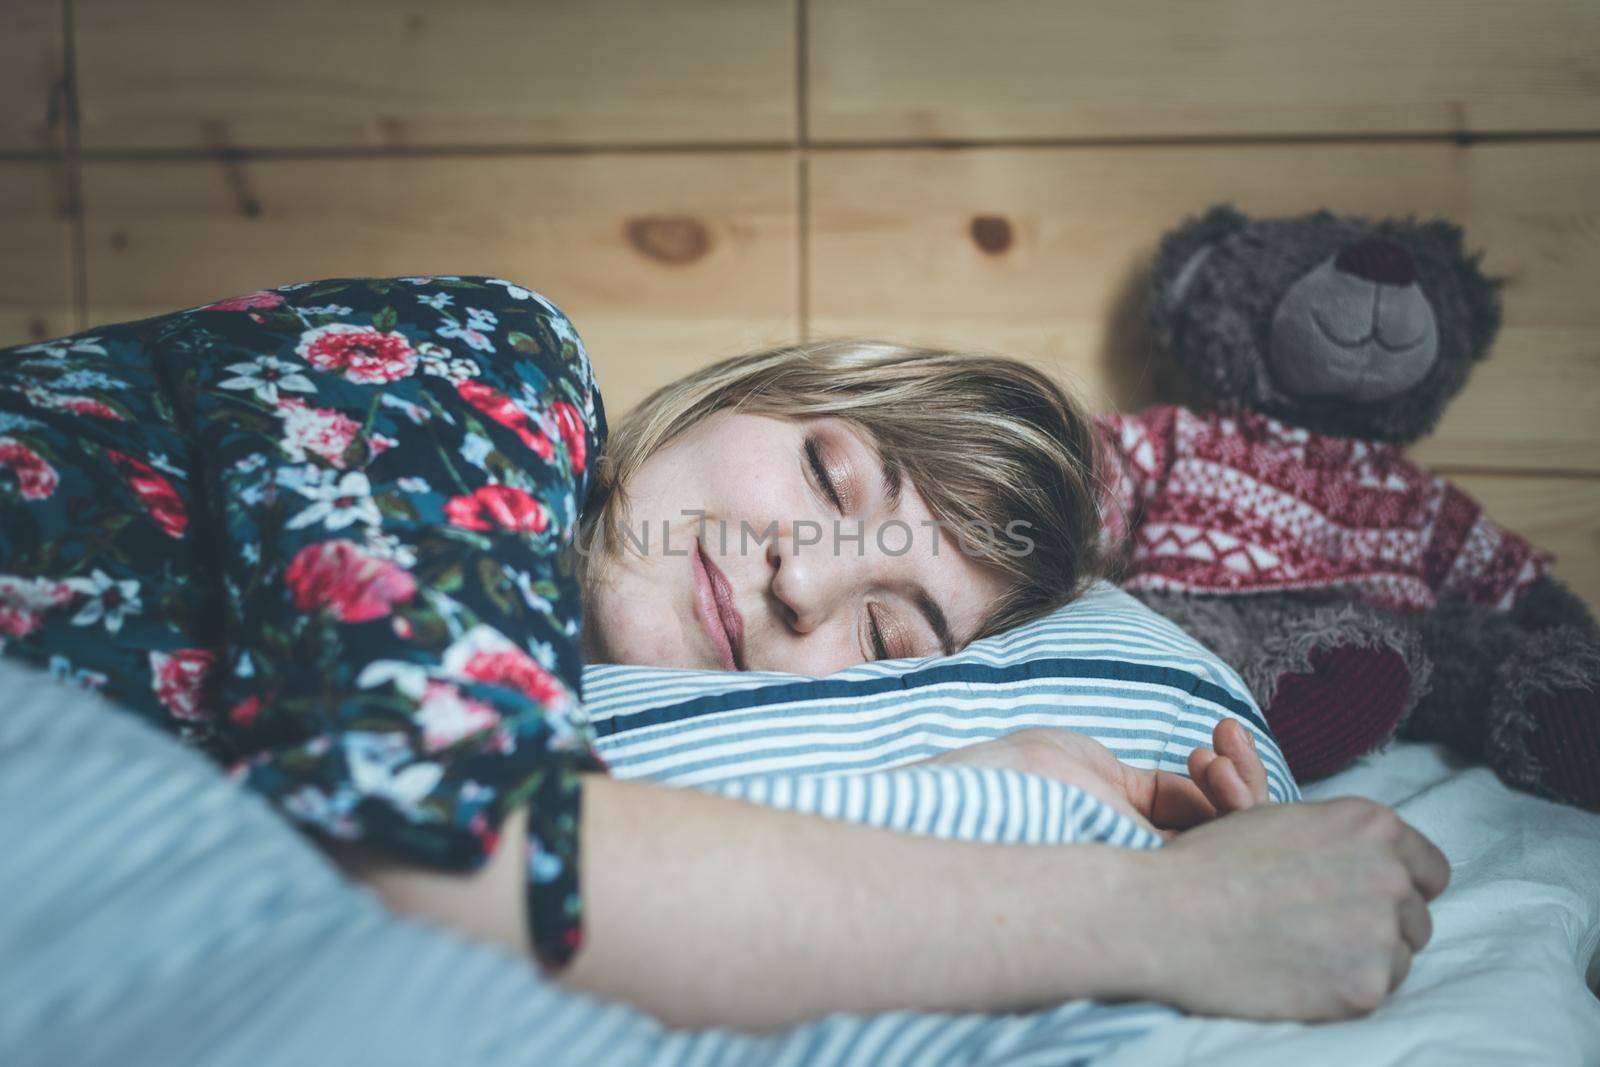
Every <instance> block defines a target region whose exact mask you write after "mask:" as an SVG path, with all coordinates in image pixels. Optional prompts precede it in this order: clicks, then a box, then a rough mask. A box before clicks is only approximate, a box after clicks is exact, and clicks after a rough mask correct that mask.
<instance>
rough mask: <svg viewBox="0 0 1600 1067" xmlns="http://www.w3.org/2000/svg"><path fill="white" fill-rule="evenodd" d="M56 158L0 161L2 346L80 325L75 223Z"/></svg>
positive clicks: (60, 332)
mask: <svg viewBox="0 0 1600 1067" xmlns="http://www.w3.org/2000/svg"><path fill="white" fill-rule="evenodd" d="M60 188H61V172H60V169H59V166H58V165H57V164H55V163H53V162H38V163H22V162H18V163H0V249H3V250H4V254H0V347H5V346H8V345H15V344H23V343H25V342H28V341H38V340H42V339H44V338H46V337H60V336H62V335H63V334H68V333H72V332H73V331H74V330H75V329H76V328H77V317H76V314H75V312H74V309H73V292H72V290H73V285H72V223H71V220H70V219H69V218H68V217H67V216H65V215H64V214H63V213H62V212H61V210H60V206H61V205H60V201H59V197H60V195H61V193H60Z"/></svg>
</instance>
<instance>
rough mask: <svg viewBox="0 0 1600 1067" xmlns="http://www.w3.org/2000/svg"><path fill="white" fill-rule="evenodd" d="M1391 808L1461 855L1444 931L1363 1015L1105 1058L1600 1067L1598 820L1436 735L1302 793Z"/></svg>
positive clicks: (1162, 1041)
mask: <svg viewBox="0 0 1600 1067" xmlns="http://www.w3.org/2000/svg"><path fill="white" fill-rule="evenodd" d="M1305 794H1306V798H1307V799H1308V800H1317V799H1327V798H1329V797H1334V796H1341V795H1347V794H1355V795H1359V796H1365V797H1370V798H1372V799H1374V800H1378V801H1382V802H1383V803H1386V804H1389V805H1391V806H1393V807H1394V808H1395V809H1396V810H1398V811H1399V813H1400V814H1401V816H1402V817H1404V818H1405V819H1406V821H1408V822H1409V823H1411V824H1412V825H1413V826H1415V827H1416V828H1417V829H1419V830H1421V831H1422V832H1423V833H1425V834H1427V835H1428V836H1429V837H1430V838H1432V839H1433V840H1434V841H1435V842H1436V843H1437V844H1438V845H1439V847H1440V848H1442V849H1443V850H1444V852H1445V854H1446V855H1447V856H1449V858H1450V862H1451V866H1452V873H1451V884H1450V888H1449V889H1448V890H1447V891H1446V892H1445V894H1444V895H1443V896H1442V897H1441V898H1440V899H1439V900H1438V901H1437V902H1436V903H1435V905H1434V908H1433V918H1434V936H1433V941H1432V942H1431V943H1430V944H1429V946H1428V948H1427V949H1426V950H1425V951H1424V952H1422V953H1421V954H1420V955H1419V956H1418V957H1417V959H1416V961H1415V964H1414V966H1413V968H1412V971H1411V974H1410V976H1409V977H1408V978H1407V979H1406V981H1405V983H1404V984H1403V985H1402V986H1401V987H1400V989H1399V990H1398V991H1396V993H1395V994H1394V995H1393V996H1392V997H1391V998H1390V999H1389V1000H1388V1001H1386V1002H1385V1003H1384V1004H1383V1006H1382V1007H1380V1008H1379V1009H1378V1010H1377V1011H1375V1012H1373V1013H1372V1014H1371V1015H1369V1016H1367V1017H1366V1018H1364V1019H1360V1020H1354V1021H1350V1022H1341V1023H1327V1024H1322V1025H1316V1026H1306V1025H1301V1024H1289V1023H1284V1024H1259V1023H1246V1022H1237V1021H1232V1020H1220V1019H1197V1018H1186V1019H1182V1020H1177V1021H1175V1022H1173V1023H1171V1024H1168V1025H1166V1026H1162V1027H1159V1028H1158V1029H1156V1030H1155V1031H1154V1032H1152V1033H1151V1034H1149V1035H1147V1036H1146V1037H1143V1038H1140V1039H1137V1040H1134V1041H1131V1042H1128V1043H1127V1044H1125V1045H1123V1046H1121V1047H1120V1048H1119V1049H1117V1050H1116V1052H1115V1053H1113V1054H1112V1055H1111V1056H1109V1057H1108V1058H1106V1059H1104V1060H1102V1061H1100V1064H1098V1065H1097V1067H1112V1065H1115V1067H1134V1065H1138V1067H1148V1065H1151V1064H1161V1065H1168V1064H1190V1063H1197V1064H1198V1063H1204V1064H1221V1063H1226V1064H1229V1065H1230V1067H1252V1065H1257V1064H1260V1065H1271V1067H1283V1065H1284V1064H1292V1065H1293V1067H1323V1065H1327V1067H1348V1065H1350V1064H1361V1065H1363V1067H1389V1065H1395V1067H1399V1065H1402V1064H1403V1065H1406V1067H1414V1065H1418V1064H1450V1065H1461V1064H1494V1065H1496V1067H1503V1065H1512V1064H1515V1065H1519V1067H1520V1065H1534V1064H1553V1065H1561V1067H1577V1065H1600V997H1597V994H1596V992H1595V989H1596V988H1597V987H1600V815H1595V814H1590V813H1587V812H1583V811H1578V810H1576V809H1574V808H1570V807H1564V806H1562V805H1558V804H1552V803H1549V802H1547V801H1543V800H1539V799H1537V798H1535V797H1532V796H1528V795H1526V794H1523V793H1518V792H1514V791H1512V790H1509V789H1507V788H1506V787H1505V786H1504V785H1502V784H1501V783H1500V782H1499V781H1498V780H1497V779H1496V778H1495V776H1494V775H1493V774H1492V773H1491V772H1490V771H1488V770H1486V769H1484V768H1482V767H1478V766H1474V765H1471V764H1468V763H1465V762H1464V761H1461V760H1459V759H1458V758H1457V757H1455V756H1453V755H1451V754H1450V753H1449V752H1447V751H1446V750H1445V749H1443V748H1440V747H1438V746H1435V745H1420V744H1397V745H1394V746H1392V747H1391V748H1390V749H1388V750H1387V751H1386V752H1383V753H1381V754H1378V755H1374V756H1369V757H1367V758H1366V759H1364V760H1362V761H1360V762H1359V763H1357V764H1356V765H1355V766H1353V767H1351V768H1350V769H1348V770H1346V771H1344V772H1342V773H1340V774H1338V775H1335V776H1334V777H1332V778H1329V779H1327V780H1326V781H1323V782H1319V783H1315V784H1313V785H1311V786H1309V787H1307V788H1306V789H1305Z"/></svg>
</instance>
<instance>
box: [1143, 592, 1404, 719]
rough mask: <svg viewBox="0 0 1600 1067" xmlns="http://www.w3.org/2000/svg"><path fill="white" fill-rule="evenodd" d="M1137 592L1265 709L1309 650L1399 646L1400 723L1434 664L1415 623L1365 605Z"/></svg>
mask: <svg viewBox="0 0 1600 1067" xmlns="http://www.w3.org/2000/svg"><path fill="white" fill-rule="evenodd" d="M1134 595H1135V596H1136V597H1138V598H1139V599H1140V600H1142V601H1143V602H1144V603H1145V604H1146V605H1148V606H1149V607H1151V608H1153V609H1154V610H1155V611H1157V612H1159V613H1160V614H1162V615H1164V616H1166V617H1167V618H1169V619H1171V620H1172V621H1173V622H1175V623H1177V624H1178V625H1179V626H1181V627H1182V628H1183V629H1184V630H1185V631H1186V632H1187V633H1190V634H1192V635H1194V636H1195V637H1196V638H1197V639H1198V640H1199V641H1201V643H1203V644H1205V645H1206V646H1207V647H1208V648H1210V649H1211V651H1213V652H1215V653H1216V654H1217V655H1218V656H1219V657H1221V659H1222V660H1223V662H1225V663H1227V664H1228V665H1229V666H1230V667H1232V668H1233V669H1234V670H1236V671H1238V672H1239V677H1240V679H1241V680H1243V682H1244V684H1245V686H1246V687H1247V688H1248V689H1249V690H1250V695H1251V696H1253V697H1255V698H1256V703H1257V704H1259V705H1261V707H1263V708H1268V707H1271V706H1272V698H1273V697H1274V696H1275V695H1276V694H1277V691H1278V682H1279V680H1280V679H1281V678H1282V677H1283V676H1284V675H1285V674H1303V673H1306V672H1309V671H1310V670H1311V654H1312V653H1313V652H1316V651H1318V650H1319V649H1333V648H1341V647H1344V648H1349V647H1356V648H1389V649H1392V650H1394V651H1395V652H1398V653H1399V654H1400V656H1401V658H1402V659H1403V660H1404V661H1405V665H1406V667H1407V669H1408V670H1409V671H1410V672H1411V676H1412V680H1413V686H1412V690H1411V693H1410V694H1409V696H1408V697H1407V700H1406V703H1405V705H1404V708H1403V710H1402V711H1401V723H1403V722H1404V721H1405V720H1406V719H1407V718H1408V717H1409V716H1410V714H1411V712H1412V709H1413V708H1415V707H1416V705H1417V701H1418V700H1419V699H1420V698H1421V696H1422V694H1423V692H1425V691H1426V688H1427V679H1428V676H1429V675H1430V674H1431V672H1432V670H1433V666H1432V663H1431V662H1430V661H1429V659H1428V657H1427V655H1426V654H1425V653H1424V652H1423V648H1422V637H1421V635H1420V634H1419V633H1418V632H1417V629H1416V627H1414V626H1408V625H1406V624H1405V623H1404V622H1403V621H1401V620H1399V619H1396V618H1394V617H1393V616H1391V615H1389V614H1387V613H1385V612H1382V611H1379V610H1378V609H1376V608H1372V607H1368V606H1367V605H1365V604H1358V603H1354V602H1350V601H1332V602H1329V601H1316V600H1313V599H1310V598H1307V597H1304V596H1300V595H1298V594H1294V593H1265V594H1261V595H1259V596H1251V597H1228V596H1194V595H1190V594H1187V593H1171V592H1161V591H1149V590H1139V591H1137V592H1135V593H1134ZM1397 725H1399V724H1397Z"/></svg>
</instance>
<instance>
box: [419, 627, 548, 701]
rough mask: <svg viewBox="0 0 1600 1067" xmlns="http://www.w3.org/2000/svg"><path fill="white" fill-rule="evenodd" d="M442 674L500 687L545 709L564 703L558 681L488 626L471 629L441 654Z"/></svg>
mask: <svg viewBox="0 0 1600 1067" xmlns="http://www.w3.org/2000/svg"><path fill="white" fill-rule="evenodd" d="M443 666H444V669H445V671H447V672H448V673H450V674H453V675H455V676H457V677H460V678H470V679H471V680H473V681H475V682H488V683H489V684H491V685H503V686H507V687H509V688H511V689H515V690H517V691H518V692H521V693H525V694H527V695H528V696H529V697H531V698H532V699H533V700H534V701H536V702H537V703H539V704H541V705H543V706H545V707H555V706H559V705H562V704H565V703H566V702H567V698H568V694H567V690H566V687H565V686H563V685H562V684H561V680H560V679H559V678H557V677H556V676H555V675H553V674H551V673H550V672H549V671H547V670H545V669H544V667H542V666H541V665H540V664H539V661H538V660H536V659H534V658H533V657H532V656H530V655H528V654H527V653H526V652H524V651H523V650H522V649H521V648H519V647H517V645H516V644H514V643H513V642H512V641H511V639H510V638H509V637H507V636H506V635H505V634H502V633H501V632H500V631H499V630H496V629H495V628H494V627H492V626H481V625H480V626H474V627H473V628H472V629H471V630H468V631H467V632H466V633H464V634H462V635H461V636H460V637H459V638H457V639H456V641H455V643H454V644H452V645H451V646H450V647H449V648H448V649H446V650H445V654H444V662H443Z"/></svg>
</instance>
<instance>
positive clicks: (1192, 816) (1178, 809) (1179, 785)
mask: <svg viewBox="0 0 1600 1067" xmlns="http://www.w3.org/2000/svg"><path fill="white" fill-rule="evenodd" d="M1134 773H1135V774H1139V775H1149V776H1150V805H1149V811H1150V819H1151V821H1152V822H1154V823H1155V824H1156V825H1157V826H1160V827H1162V828H1163V829H1172V830H1187V829H1189V828H1191V827H1194V826H1199V825H1200V824H1201V823H1207V822H1210V821H1211V820H1212V819H1215V818H1216V817H1217V814H1218V812H1217V809H1216V807H1215V805H1213V804H1212V803H1211V801H1210V799H1209V798H1208V797H1207V796H1206V794H1205V792H1204V791H1202V790H1201V788H1200V787H1199V786H1198V785H1196V784H1195V783H1194V782H1192V781H1190V780H1189V779H1188V778H1185V777H1183V776H1182V775H1180V774H1169V773H1168V772H1166V771H1134Z"/></svg>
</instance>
